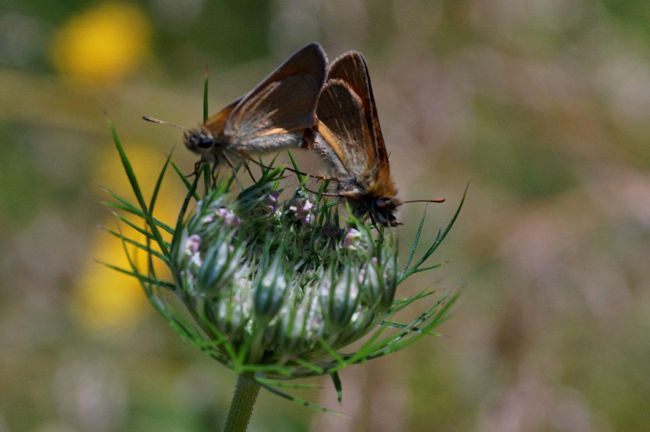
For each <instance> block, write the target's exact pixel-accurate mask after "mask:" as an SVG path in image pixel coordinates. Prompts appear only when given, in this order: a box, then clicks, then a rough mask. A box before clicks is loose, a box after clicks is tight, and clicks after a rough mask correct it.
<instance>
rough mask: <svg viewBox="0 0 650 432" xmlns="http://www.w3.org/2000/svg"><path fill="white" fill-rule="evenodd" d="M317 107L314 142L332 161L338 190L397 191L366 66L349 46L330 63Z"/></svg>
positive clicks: (379, 194) (384, 193) (389, 193)
mask: <svg viewBox="0 0 650 432" xmlns="http://www.w3.org/2000/svg"><path fill="white" fill-rule="evenodd" d="M317 112H318V118H319V120H320V122H319V124H318V132H319V134H318V136H317V138H316V140H315V141H314V147H315V149H316V150H317V151H319V152H320V153H321V154H322V155H323V156H324V157H325V159H326V160H328V161H329V163H330V164H331V165H332V167H333V169H334V171H335V175H336V176H337V178H338V179H339V180H340V181H341V185H342V188H341V189H342V193H343V194H347V195H350V196H354V195H358V194H362V193H365V194H370V195H372V196H376V197H385V198H392V197H394V196H395V195H397V190H396V189H395V186H394V184H393V181H392V178H391V176H390V168H389V164H388V154H387V152H386V146H385V144H384V138H383V136H382V133H381V128H380V126H379V118H378V116H377V108H376V105H375V101H374V96H373V94H372V87H371V84H370V75H369V73H368V67H367V65H366V62H365V60H364V58H363V56H362V55H361V54H360V53H358V52H355V51H350V52H348V53H345V54H343V55H342V56H341V57H339V58H338V59H336V60H335V61H334V62H333V63H332V66H331V68H330V71H329V73H328V76H327V81H326V83H325V85H324V87H323V91H322V92H321V96H320V100H319V103H318V111H317Z"/></svg>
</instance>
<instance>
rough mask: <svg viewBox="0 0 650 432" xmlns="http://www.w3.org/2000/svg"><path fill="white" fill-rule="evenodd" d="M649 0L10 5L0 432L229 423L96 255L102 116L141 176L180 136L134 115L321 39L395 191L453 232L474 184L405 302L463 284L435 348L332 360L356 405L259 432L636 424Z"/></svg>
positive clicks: (642, 394)
mask: <svg viewBox="0 0 650 432" xmlns="http://www.w3.org/2000/svg"><path fill="white" fill-rule="evenodd" d="M646 3H647V2H644V1H641V0H624V1H614V0H601V1H587V0H577V1H559V0H523V1H515V0H494V1H492V0H490V1H488V0H456V1H435V0H434V1H429V0H275V1H269V0H257V1H253V0H244V1H241V0H215V1H207V0H175V1H172V0H150V1H131V2H121V3H120V2H115V3H106V2H103V1H92V2H87V1H78V0H73V1H66V2H52V1H46V0H25V1H20V2H19V1H13V2H11V1H10V2H6V1H5V2H4V3H2V4H1V5H0V53H1V55H0V140H2V145H0V234H1V235H2V240H1V241H0V275H2V277H1V278H0V343H1V344H2V346H3V349H2V351H1V352H0V389H1V390H2V391H0V430H4V429H6V430H11V431H13V430H18V431H22V430H36V431H51V430H93V431H117V430H138V431H148V430H156V431H172V430H196V431H202V430H206V431H207V430H214V429H215V425H218V424H220V422H221V421H222V420H223V418H222V417H223V412H224V410H225V406H226V405H227V402H228V399H229V397H230V391H231V388H232V384H233V380H234V377H233V376H231V375H230V374H229V373H228V371H226V370H224V369H223V368H221V367H219V366H218V365H217V364H216V363H215V362H213V361H211V360H210V359H208V358H206V357H204V356H201V355H200V354H199V353H197V352H195V351H194V350H193V349H191V347H189V346H186V345H185V344H183V343H181V342H179V341H178V340H177V339H176V338H175V337H173V334H172V333H171V331H170V330H169V329H168V328H167V326H166V325H165V324H164V323H163V321H162V320H161V319H160V318H159V317H158V316H156V315H155V314H153V313H151V308H150V307H149V305H148V304H146V302H145V301H144V298H143V296H142V294H141V293H140V292H139V291H138V290H137V288H135V287H130V286H129V285H128V283H129V282H128V279H121V278H119V275H115V274H111V273H110V272H108V271H106V273H104V271H105V270H104V269H102V267H101V266H99V265H98V264H96V263H95V262H94V261H93V259H94V258H102V259H108V258H110V256H111V255H112V254H115V255H116V256H119V255H120V252H121V251H120V247H121V246H120V245H119V242H117V241H115V242H113V241H112V239H111V238H110V236H109V235H108V234H107V233H105V232H103V231H101V230H99V229H98V228H97V226H98V225H104V226H109V227H110V226H112V224H113V218H112V215H111V214H110V213H108V212H107V211H106V210H105V209H103V208H102V207H101V206H100V204H99V202H100V201H101V200H102V199H105V198H106V196H105V194H104V192H102V189H101V188H100V186H107V187H110V188H111V189H112V190H116V191H118V192H121V193H124V194H127V193H128V189H127V187H128V186H127V185H125V184H122V185H120V184H118V183H115V182H116V177H115V176H116V175H117V172H118V171H117V170H118V161H117V156H115V154H114V153H113V152H111V150H110V137H109V134H108V131H107V128H106V127H105V122H104V119H103V112H106V113H108V114H109V115H110V116H111V118H112V119H113V120H114V122H115V123H116V125H117V126H118V128H119V129H120V131H121V135H122V138H123V139H124V142H125V145H126V146H127V148H128V149H129V151H132V152H138V157H133V160H134V161H135V160H137V161H146V162H145V163H144V164H143V165H142V166H136V167H135V168H136V170H137V171H138V175H139V177H140V178H147V177H149V176H148V174H147V173H149V172H152V173H155V172H157V169H158V168H159V167H160V165H161V164H162V161H163V160H164V156H165V154H166V153H167V152H169V151H170V150H171V148H172V146H173V145H174V144H180V133H179V131H177V130H175V129H172V128H165V127H157V126H152V125H149V124H145V123H143V122H142V121H141V120H140V116H141V115H143V114H150V115H155V116H157V117H161V118H163V119H167V120H170V121H174V122H176V123H180V124H183V125H187V126H194V125H196V124H198V123H199V121H200V119H201V85H202V81H203V77H204V74H205V72H206V69H207V70H208V73H209V76H210V96H211V98H210V104H211V107H212V109H213V110H216V109H217V108H219V107H221V106H223V105H224V104H225V103H226V102H228V101H229V100H231V99H232V98H234V97H237V96H238V95H240V94H242V93H244V92H246V91H247V90H249V89H250V88H251V86H253V85H254V84H255V83H256V82H258V81H259V80H260V79H261V78H262V77H264V76H265V75H266V74H267V73H268V72H269V71H270V70H271V69H272V68H273V67H275V66H276V65H277V64H278V63H279V62H280V61H282V60H283V59H284V58H286V56H287V55H288V54H289V53H291V52H293V51H294V50H295V49H297V48H298V47H300V46H302V45H304V44H305V43H307V42H310V41H312V40H318V41H320V42H321V43H322V44H323V45H324V47H325V48H326V50H327V51H328V53H329V54H330V56H331V57H332V58H333V57H334V56H336V55H338V54H340V53H341V52H343V51H345V50H348V49H358V50H361V51H363V52H364V54H365V55H366V57H367V59H368V63H369V66H370V71H371V74H372V78H373V86H374V88H375V93H376V95H375V96H376V99H377V104H378V110H379V115H380V118H381V121H382V126H383V129H384V133H385V135H386V141H387V147H388V150H389V151H390V153H391V164H392V169H393V172H394V176H395V180H396V182H397V184H398V187H399V188H400V193H401V197H403V198H404V199H409V198H411V199H413V198H429V197H431V198H433V197H439V196H444V197H446V198H447V199H448V204H444V205H437V206H432V207H430V208H429V209H428V211H429V212H430V214H431V215H433V217H434V219H436V220H438V221H439V223H438V225H441V224H442V223H443V222H444V221H446V220H448V219H449V216H450V214H451V213H452V212H453V210H454V208H455V204H456V203H457V199H458V198H459V197H460V195H461V194H462V190H463V188H464V187H465V184H466V182H467V181H468V180H470V181H471V182H472V184H471V188H470V194H469V197H468V200H467V202H466V206H465V208H464V210H463V212H462V214H461V217H460V219H459V222H458V225H457V226H456V228H455V230H454V231H453V232H452V234H451V235H450V237H449V239H448V240H449V241H448V242H447V243H446V244H445V246H444V247H443V248H442V249H441V250H440V255H439V257H440V258H442V259H446V260H449V262H450V264H449V265H448V266H446V267H444V268H443V269H442V270H440V271H438V272H437V275H444V277H445V279H444V280H442V281H437V280H429V279H425V278H424V277H423V278H420V279H419V280H416V281H414V282H413V284H412V285H410V286H409V287H406V288H405V290H410V289H413V290H415V289H421V288H422V287H423V286H427V285H430V286H436V287H439V288H440V289H449V288H456V287H458V286H464V287H465V288H464V294H463V297H462V298H461V301H460V302H459V304H458V305H457V307H456V314H455V316H454V317H453V318H452V319H451V320H450V321H449V322H448V323H446V324H445V325H444V326H443V327H442V331H443V333H444V336H443V337H441V338H437V339H435V340H433V339H432V340H431V343H429V344H427V342H426V341H425V342H424V343H423V344H421V345H420V346H419V349H417V350H410V351H409V350H407V351H405V352H404V353H402V354H399V355H398V356H396V357H395V358H391V359H386V360H379V361H377V362H375V364H370V365H368V366H364V367H358V368H352V369H351V370H350V371H346V373H344V376H343V377H342V378H343V383H344V385H346V389H345V397H346V399H345V400H344V401H343V406H342V407H341V409H342V410H343V411H345V412H347V413H350V414H351V415H352V419H340V418H337V417H333V416H328V415H321V414H316V413H314V412H312V411H309V410H306V409H304V408H301V407H299V406H296V405H294V404H291V403H289V402H286V403H285V402H282V401H280V400H278V399H277V398H275V397H271V396H267V395H264V394H262V396H261V399H260V401H259V405H258V407H257V408H256V411H255V416H254V418H253V428H255V430H268V431H276V430H282V431H287V430H296V431H299V430H305V429H311V430H315V431H320V430H331V429H333V428H336V430H339V431H340V432H343V431H348V430H349V431H365V430H367V431H430V430H440V431H470V430H471V431H473V430H479V431H488V432H489V431H506V432H507V431H539V430H557V431H615V430H625V431H646V430H649V429H650V414H648V410H647V401H648V400H650V381H648V378H647V377H648V373H649V370H648V366H647V363H648V358H649V357H650V348H649V347H650V318H648V317H649V316H650V314H649V313H648V311H649V310H650V267H649V266H648V265H647V262H648V258H649V257H650V204H649V203H650V172H649V168H650V145H649V142H648V137H649V136H650V32H649V30H648V29H649V28H650V27H649V26H648V25H647V23H648V19H649V18H650V8H649V7H648V6H647V4H646ZM180 147H182V145H181V146H179V148H177V149H176V151H175V152H176V153H175V154H176V155H177V156H178V157H179V158H180V159H182V161H183V168H184V169H186V170H187V171H188V172H189V171H191V169H192V163H193V156H192V155H189V154H187V153H188V152H186V151H185V149H183V148H180ZM306 159H308V160H307V161H306V162H304V163H306V164H309V163H313V165H312V166H313V170H314V171H319V170H321V168H320V167H319V166H318V165H317V164H316V163H315V158H306ZM304 163H302V164H301V166H304ZM153 177H154V175H151V178H153ZM120 179H121V178H120ZM171 187H173V185H168V188H171ZM149 188H151V186H149ZM149 190H150V189H149ZM169 197H170V199H171V202H170V203H169V205H168V206H167V205H165V208H163V207H161V208H160V211H161V212H164V214H165V215H167V214H169V218H170V219H171V220H173V217H174V215H173V211H174V206H175V204H176V203H175V202H174V201H173V192H172V193H171V194H170V195H169ZM161 204H162V203H161ZM418 206H420V205H419V204H418V205H410V206H405V207H404V208H403V209H402V210H401V213H400V218H401V219H402V220H403V221H404V222H405V225H404V226H403V227H401V228H400V229H401V230H402V231H404V234H405V236H407V237H408V236H409V234H412V231H413V230H415V228H416V227H415V226H414V225H415V221H417V220H418V219H419V215H420V212H421V211H422V208H420V207H418ZM167 212H169V213H167ZM428 228H430V229H433V228H434V227H433V226H431V227H428ZM431 235H433V233H432V234H431ZM111 248H114V249H111ZM118 264H119V263H118ZM414 279H416V278H414ZM129 290H130V291H129ZM399 295H400V293H398V296H399ZM324 385H325V389H324V390H322V391H320V392H316V391H312V392H307V393H306V394H305V395H304V396H305V397H306V398H308V399H310V400H314V401H317V402H319V403H321V404H326V405H329V406H335V405H336V402H335V401H336V394H335V391H334V389H332V388H330V386H329V384H328V383H327V382H324Z"/></svg>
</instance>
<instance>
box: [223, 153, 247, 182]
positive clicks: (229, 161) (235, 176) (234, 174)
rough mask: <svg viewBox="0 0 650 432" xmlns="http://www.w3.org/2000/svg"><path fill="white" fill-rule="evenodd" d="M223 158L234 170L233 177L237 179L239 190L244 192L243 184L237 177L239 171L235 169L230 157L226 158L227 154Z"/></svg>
mask: <svg viewBox="0 0 650 432" xmlns="http://www.w3.org/2000/svg"><path fill="white" fill-rule="evenodd" d="M222 156H223V160H224V161H226V164H228V166H229V167H230V169H231V170H232V177H233V178H234V179H235V182H236V183H237V189H239V190H240V191H242V190H244V188H243V187H242V184H241V182H240V181H239V178H238V177H237V169H236V168H235V165H234V164H233V163H232V161H231V160H230V159H229V158H228V156H226V154H225V153H224V154H223V155H222Z"/></svg>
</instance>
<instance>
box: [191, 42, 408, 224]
mask: <svg viewBox="0 0 650 432" xmlns="http://www.w3.org/2000/svg"><path fill="white" fill-rule="evenodd" d="M184 142H185V145H186V147H187V148H188V149H189V150H191V151H193V152H195V153H197V154H199V155H201V157H202V159H203V160H206V161H208V162H212V163H219V162H227V163H228V164H229V165H231V166H232V163H231V162H230V159H229V155H231V156H232V155H245V156H247V155H249V154H255V153H267V152H273V151H278V150H281V149H285V148H308V149H311V150H315V151H316V152H318V153H319V154H320V155H321V156H322V157H323V159H324V160H325V161H326V162H327V163H328V165H329V166H330V168H331V169H332V171H333V174H334V177H335V179H336V180H337V182H338V188H337V194H338V195H339V196H341V197H344V198H346V199H347V200H348V201H349V202H350V204H351V206H352V208H353V209H354V211H355V213H356V214H357V215H361V216H363V215H367V216H368V217H370V219H371V220H372V221H373V223H376V224H380V225H389V226H394V225H397V224H398V222H397V220H396V218H395V215H394V212H395V209H396V208H397V206H399V205H400V202H399V200H398V199H397V189H396V188H395V185H394V183H393V180H392V178H391V175H390V167H389V164H388V154H387V152H386V147H385V144H384V138H383V136H382V133H381V128H380V126H379V119H378V116H377V108H376V106H375V100H374V97H373V93H372V87H371V84H370V75H369V73H368V67H367V65H366V62H365V60H364V58H363V56H362V55H361V54H360V53H358V52H356V51H349V52H346V53H345V54H343V55H341V56H340V57H338V58H337V59H336V60H334V61H333V62H332V63H331V64H330V65H329V67H328V64H327V56H326V55H325V52H324V51H323V49H322V48H321V46H320V45H319V44H317V43H312V44H309V45H307V46H305V47H303V48H302V49H300V50H299V51H297V52H296V53H295V54H293V55H292V56H291V57H290V58H289V59H288V60H287V61H286V62H284V63H283V64H282V65H280V66H279V67H278V68H277V69H276V70H275V71H274V72H272V73H271V75H269V76H268V77H267V78H266V79H265V80H264V81H262V82H261V83H260V84H258V85H257V86H256V87H255V88H254V89H253V90H251V91H250V92H249V93H247V94H245V95H244V96H242V97H240V98H239V99H237V100H235V101H234V102H231V103H230V104H229V105H227V106H226V107H225V108H223V109H222V110H221V111H219V112H218V113H216V114H214V115H213V116H211V117H210V118H208V120H207V121H206V122H205V124H203V125H202V126H201V127H200V128H199V129H195V130H189V131H186V133H185V137H184Z"/></svg>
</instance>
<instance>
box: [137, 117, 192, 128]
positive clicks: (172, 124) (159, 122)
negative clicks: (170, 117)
mask: <svg viewBox="0 0 650 432" xmlns="http://www.w3.org/2000/svg"><path fill="white" fill-rule="evenodd" d="M142 120H144V121H148V122H151V123H156V124H160V125H167V126H171V127H175V128H176V129H181V130H184V131H189V130H190V129H189V128H186V127H185V126H181V125H177V124H175V123H171V122H168V121H165V120H160V119H157V118H155V117H151V116H142Z"/></svg>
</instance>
